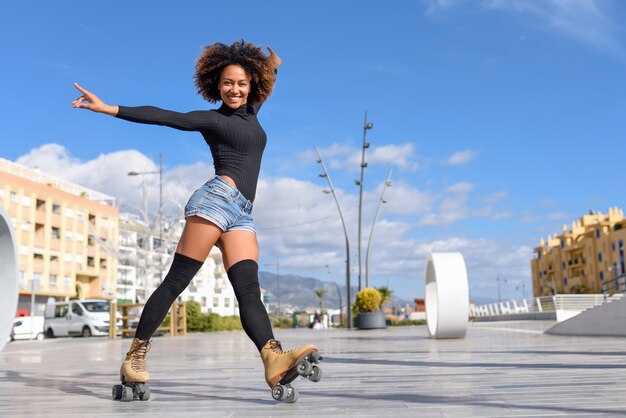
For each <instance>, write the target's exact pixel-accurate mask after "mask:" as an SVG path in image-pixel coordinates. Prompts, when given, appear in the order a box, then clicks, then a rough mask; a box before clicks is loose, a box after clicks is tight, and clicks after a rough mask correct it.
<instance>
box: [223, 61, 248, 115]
mask: <svg viewBox="0 0 626 418" xmlns="http://www.w3.org/2000/svg"><path fill="white" fill-rule="evenodd" d="M219 90H220V97H221V98H222V101H223V102H224V103H225V104H226V106H228V107H230V108H232V109H237V108H238V107H240V106H242V105H244V104H246V103H247V102H248V94H249V93H250V77H248V75H247V74H246V72H245V71H244V69H243V68H241V67H240V66H238V65H229V66H227V67H225V68H224V69H223V70H222V74H221V75H220V83H219Z"/></svg>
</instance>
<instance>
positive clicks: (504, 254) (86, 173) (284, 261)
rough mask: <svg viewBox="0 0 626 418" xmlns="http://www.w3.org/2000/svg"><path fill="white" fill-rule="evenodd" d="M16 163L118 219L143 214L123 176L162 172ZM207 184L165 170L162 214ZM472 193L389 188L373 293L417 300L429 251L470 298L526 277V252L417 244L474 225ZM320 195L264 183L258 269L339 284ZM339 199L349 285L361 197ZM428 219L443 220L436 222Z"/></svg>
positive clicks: (367, 214)
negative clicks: (423, 231) (111, 209)
mask: <svg viewBox="0 0 626 418" xmlns="http://www.w3.org/2000/svg"><path fill="white" fill-rule="evenodd" d="M337 152H338V153H340V150H338V149H337ZM18 162H19V163H20V164H25V165H27V166H31V167H38V168H39V169H40V170H42V171H44V172H46V173H49V174H51V175H55V176H58V177H61V178H64V179H66V180H68V181H72V182H75V183H78V184H81V185H83V186H86V187H90V188H93V189H95V190H98V191H101V192H104V193H107V194H110V195H113V196H115V197H116V198H117V201H118V206H119V207H120V211H122V212H128V211H131V207H141V206H142V179H141V176H137V177H129V176H127V172H128V171H130V170H131V169H132V170H135V171H157V170H158V166H157V164H156V163H155V162H154V161H152V160H151V159H150V158H148V157H147V156H145V155H143V154H142V153H140V152H139V151H136V150H124V151H116V152H111V153H109V154H102V155H100V156H98V157H97V158H94V159H92V160H87V161H81V160H80V159H78V158H75V157H73V156H72V155H71V154H70V152H69V151H68V150H67V149H65V148H64V147H63V146H61V145H58V144H47V145H43V146H41V147H39V148H36V149H33V150H32V151H30V152H29V153H28V154H26V155H24V156H22V157H20V158H19V159H18ZM212 175H213V170H212V168H211V167H209V166H207V165H205V164H203V163H195V164H190V165H181V166H177V167H173V168H167V169H166V170H165V172H164V197H165V200H166V201H167V202H170V203H168V205H167V206H166V207H167V209H168V213H169V214H170V215H172V216H175V215H178V216H180V215H181V209H182V206H184V204H185V203H186V201H187V199H188V198H189V195H190V194H191V192H192V191H193V190H195V189H196V188H197V187H198V186H200V185H201V184H202V183H203V182H204V181H206V180H207V179H209V178H210V177H212ZM145 184H146V190H147V192H148V195H147V197H148V200H149V207H150V211H151V213H152V214H153V215H154V214H156V208H157V207H158V176H157V175H146V176H145ZM381 187H382V186H379V187H378V189H376V190H372V191H366V192H365V193H364V196H363V198H364V199H363V228H362V242H361V245H362V247H361V248H362V255H363V267H365V254H366V249H367V243H368V239H369V235H370V231H371V227H372V222H373V217H374V213H375V211H376V207H377V205H378V199H379V197H380V192H381ZM474 187H475V186H474V185H472V184H470V183H463V182H460V183H457V184H454V185H452V186H450V187H448V188H447V189H445V190H444V191H442V192H441V193H433V192H428V191H422V190H419V189H416V188H414V187H411V186H410V185H409V184H407V183H405V182H403V181H396V182H394V184H393V186H392V187H391V188H389V189H387V192H386V195H385V197H386V200H387V201H388V203H386V204H384V205H383V207H382V214H381V217H380V219H379V222H378V224H377V225H376V227H375V232H374V236H373V240H372V243H371V245H372V252H371V257H372V259H371V262H370V267H371V269H372V270H371V275H370V280H371V282H372V283H371V284H372V285H377V286H380V285H383V284H386V283H385V281H389V284H390V286H391V287H392V288H394V289H395V290H396V294H397V295H398V296H400V297H403V298H406V299H411V298H413V297H417V296H420V295H422V294H423V268H424V260H425V259H426V257H427V254H428V252H429V251H461V252H462V253H463V254H464V256H465V257H466V261H467V263H468V271H469V272H470V280H471V286H472V288H473V289H477V290H476V291H481V290H480V289H483V288H484V289H486V290H485V291H491V290H492V289H490V288H489V286H491V284H492V283H491V282H492V280H491V279H492V278H491V275H493V274H492V272H493V271H494V270H493V269H494V268H495V269H497V271H500V272H501V273H502V274H503V275H504V274H509V275H510V277H520V278H521V277H530V276H529V272H528V262H529V260H530V256H531V252H530V250H528V249H526V248H525V247H519V246H518V247H515V246H514V245H512V244H510V243H503V242H500V241H497V240H489V239H480V240H468V239H464V238H460V237H452V238H436V237H435V238H421V239H420V240H417V239H415V238H414V234H415V219H419V218H420V216H422V222H421V225H420V226H424V225H442V224H448V223H451V222H456V221H458V220H460V219H464V218H466V217H468V216H471V211H469V209H468V203H467V200H468V198H469V194H470V193H471V192H472V191H473V190H474ZM323 189H324V187H323V186H322V185H317V184H314V183H312V182H308V181H302V180H296V179H292V178H285V177H280V178H261V179H260V181H259V184H258V193H257V200H256V202H255V208H254V217H255V222H256V225H257V229H258V239H259V244H260V248H261V258H260V263H261V269H263V270H270V271H271V270H273V267H266V266H265V265H264V263H273V262H274V261H275V260H274V259H272V258H271V257H273V256H276V255H278V256H279V257H280V265H281V273H294V274H301V275H305V276H315V275H316V272H319V271H324V272H325V267H324V266H325V265H327V264H328V265H329V266H330V268H331V270H332V271H333V272H334V275H335V277H338V278H339V277H343V271H344V270H343V269H344V266H345V258H346V253H345V236H344V232H343V227H342V224H341V222H340V219H339V216H338V212H337V207H336V205H335V202H334V200H333V198H332V196H330V195H327V194H324V193H323ZM336 192H337V194H338V197H339V200H340V202H341V204H342V207H343V213H344V216H345V221H346V224H347V228H348V236H349V242H350V258H351V265H352V268H353V270H354V271H353V273H352V275H353V281H352V283H353V284H356V277H357V274H356V271H357V228H356V225H357V219H358V211H357V204H358V194H357V192H356V191H355V190H352V191H351V193H347V192H346V191H344V190H342V189H337V190H336ZM494 199H495V197H494ZM171 202H176V204H172V203H171ZM432 213H438V214H440V215H437V216H433V215H431V214H432ZM363 274H364V273H363ZM524 275H526V276H524ZM321 276H322V274H319V275H318V277H321ZM324 277H325V274H324ZM520 280H521V279H520ZM340 282H342V280H340ZM483 294H484V293H483Z"/></svg>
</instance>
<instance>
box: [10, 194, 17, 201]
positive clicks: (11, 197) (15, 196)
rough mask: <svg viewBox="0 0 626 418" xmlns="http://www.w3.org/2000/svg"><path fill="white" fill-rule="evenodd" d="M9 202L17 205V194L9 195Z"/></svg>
mask: <svg viewBox="0 0 626 418" xmlns="http://www.w3.org/2000/svg"><path fill="white" fill-rule="evenodd" d="M9 201H10V202H11V203H17V193H15V192H11V194H10V195H9Z"/></svg>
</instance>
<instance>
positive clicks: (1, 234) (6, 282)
mask: <svg viewBox="0 0 626 418" xmlns="http://www.w3.org/2000/svg"><path fill="white" fill-rule="evenodd" d="M17 254H18V253H17V241H16V239H15V230H14V229H13V222H12V221H11V217H10V216H9V214H8V213H7V212H6V211H5V210H4V206H2V205H0V351H2V349H3V348H4V346H5V344H6V343H7V340H8V339H9V336H10V335H11V331H12V330H13V322H14V321H15V312H16V311H17V300H18V297H19V293H18V292H19V289H18V284H19V276H18V258H17V257H18V256H17Z"/></svg>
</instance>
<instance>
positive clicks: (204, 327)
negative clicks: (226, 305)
mask: <svg viewBox="0 0 626 418" xmlns="http://www.w3.org/2000/svg"><path fill="white" fill-rule="evenodd" d="M240 329H242V327H241V321H240V319H239V317H238V316H219V315H218V314H216V313H202V310H201V308H200V304H199V303H198V302H195V301H192V302H187V331H188V332H212V331H232V330H240Z"/></svg>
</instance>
